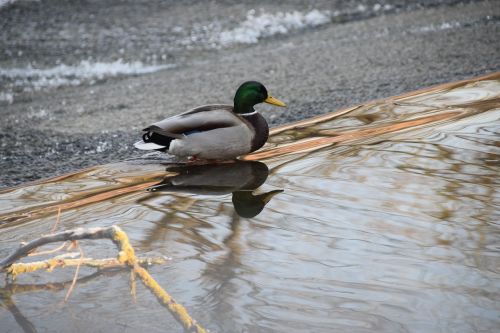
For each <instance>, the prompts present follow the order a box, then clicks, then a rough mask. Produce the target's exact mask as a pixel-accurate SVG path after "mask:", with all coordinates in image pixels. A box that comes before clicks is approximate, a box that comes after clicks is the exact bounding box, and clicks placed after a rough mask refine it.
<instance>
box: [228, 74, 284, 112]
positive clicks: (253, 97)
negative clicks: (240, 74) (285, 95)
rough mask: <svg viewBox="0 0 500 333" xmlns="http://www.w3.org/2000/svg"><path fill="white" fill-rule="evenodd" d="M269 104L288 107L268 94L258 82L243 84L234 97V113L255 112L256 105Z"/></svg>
mask: <svg viewBox="0 0 500 333" xmlns="http://www.w3.org/2000/svg"><path fill="white" fill-rule="evenodd" d="M259 103H269V104H273V105H277V106H286V104H285V103H283V102H282V101H280V100H279V99H277V98H274V97H272V96H271V95H269V94H268V93H267V89H266V87H264V85H263V84H262V83H260V82H257V81H247V82H245V83H243V84H242V85H241V86H240V87H239V88H238V90H236V94H235V95H234V112H235V113H240V114H241V113H250V112H253V111H255V110H254V108H253V107H254V105H255V104H259Z"/></svg>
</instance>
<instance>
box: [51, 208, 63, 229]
mask: <svg viewBox="0 0 500 333" xmlns="http://www.w3.org/2000/svg"><path fill="white" fill-rule="evenodd" d="M59 221H61V206H59V209H58V210H57V218H56V223H54V225H53V226H52V228H51V229H50V233H51V234H53V233H54V232H55V231H56V228H57V225H58V224H59Z"/></svg>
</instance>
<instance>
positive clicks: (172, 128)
mask: <svg viewBox="0 0 500 333" xmlns="http://www.w3.org/2000/svg"><path fill="white" fill-rule="evenodd" d="M232 111H233V107H232V106H231V105H225V104H213V105H203V106H199V107H196V108H194V109H192V110H189V111H187V112H184V113H182V114H180V115H177V116H173V117H170V118H166V119H164V120H161V121H159V122H156V123H153V124H151V125H150V126H148V127H146V128H144V130H143V131H145V132H146V133H145V134H144V135H143V140H141V141H139V142H136V143H135V144H134V146H135V147H136V148H139V149H145V150H149V149H164V148H167V149H168V146H169V144H170V141H172V140H173V139H182V138H184V136H185V135H187V134H190V133H195V132H204V131H209V130H212V129H216V128H225V127H231V126H236V125H238V124H239V123H240V122H241V120H240V119H239V118H238V117H237V116H236V115H235V114H234V113H233V112H232Z"/></svg>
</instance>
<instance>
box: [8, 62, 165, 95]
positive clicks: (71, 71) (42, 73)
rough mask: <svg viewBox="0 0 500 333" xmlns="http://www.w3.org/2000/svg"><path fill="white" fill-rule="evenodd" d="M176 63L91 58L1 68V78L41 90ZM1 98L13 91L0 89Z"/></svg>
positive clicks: (149, 70)
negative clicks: (47, 65)
mask: <svg viewBox="0 0 500 333" xmlns="http://www.w3.org/2000/svg"><path fill="white" fill-rule="evenodd" d="M172 67H174V65H171V64H169V65H145V64H143V63H142V62H140V61H135V62H131V63H126V62H123V61H122V60H121V59H120V60H117V61H115V62H110V63H105V62H90V61H87V60H85V61H81V62H80V64H78V65H75V66H69V65H64V64H62V65H58V66H55V67H51V68H44V69H39V68H33V67H31V66H28V67H24V68H0V79H4V80H6V81H7V82H8V83H7V84H6V87H7V88H10V89H9V90H12V89H13V88H16V87H21V88H23V89H24V91H32V90H35V91H37V90H41V89H42V88H47V87H52V88H54V87H60V86H65V85H73V86H77V85H80V84H83V83H90V84H93V83H95V81H96V80H102V79H104V78H107V77H117V76H123V75H139V74H148V73H153V72H157V71H160V70H163V69H167V68H172ZM0 100H3V101H6V102H8V103H12V102H13V95H12V91H10V92H9V91H8V92H1V94H0Z"/></svg>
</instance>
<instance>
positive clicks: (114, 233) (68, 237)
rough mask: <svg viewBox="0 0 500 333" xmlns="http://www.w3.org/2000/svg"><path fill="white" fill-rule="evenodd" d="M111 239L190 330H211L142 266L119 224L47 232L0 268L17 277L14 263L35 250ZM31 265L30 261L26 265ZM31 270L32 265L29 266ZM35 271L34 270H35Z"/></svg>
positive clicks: (124, 259)
mask: <svg viewBox="0 0 500 333" xmlns="http://www.w3.org/2000/svg"><path fill="white" fill-rule="evenodd" d="M102 238H108V239H110V240H111V241H112V242H113V243H114V244H115V245H116V246H117V247H118V249H119V252H118V257H117V260H118V261H119V262H120V263H122V264H126V265H128V266H129V267H130V268H132V270H133V271H134V272H135V274H137V275H138V276H139V278H140V279H141V281H142V282H143V283H144V285H145V286H146V287H147V288H148V289H149V290H151V292H152V293H153V294H154V295H155V296H156V298H157V299H158V300H159V301H160V303H161V304H162V305H164V306H165V307H166V308H167V309H168V311H169V312H170V313H171V314H172V316H173V317H174V318H175V319H176V320H177V321H178V322H179V323H180V324H181V325H182V326H183V327H184V329H185V330H186V331H188V332H196V333H207V330H206V329H204V328H203V327H202V326H200V325H199V324H198V323H197V322H196V321H195V320H194V319H193V318H192V317H191V316H190V315H189V313H188V312H187V310H186V308H185V307H184V306H182V304H179V303H177V302H176V301H175V299H174V298H173V297H172V296H170V294H169V293H167V292H166V291H165V290H164V289H163V288H162V287H161V286H160V285H159V284H158V282H156V280H155V279H154V278H153V277H152V276H151V275H150V274H149V273H148V271H147V270H145V269H144V268H142V267H141V266H140V265H139V261H138V259H137V257H136V256H135V251H134V248H133V247H132V245H131V244H130V241H129V238H128V236H127V234H126V233H125V232H124V231H123V230H122V229H121V228H120V227H118V226H114V225H113V226H111V227H107V228H89V229H82V228H79V229H75V230H67V231H63V232H59V233H56V234H53V235H45V236H42V237H40V238H37V239H34V240H32V241H31V242H28V243H25V244H22V245H21V246H20V247H19V248H18V249H17V250H16V251H14V252H13V253H12V254H11V255H10V256H8V257H7V258H5V259H4V260H2V261H1V262H0V270H1V271H7V273H8V274H11V275H13V276H15V275H17V274H19V271H16V270H15V269H13V267H12V266H13V265H12V264H13V263H14V262H15V261H17V260H18V259H20V258H22V257H25V256H27V255H28V253H30V252H31V251H33V250H34V249H36V248H38V247H40V246H42V245H45V244H48V243H53V242H63V241H77V240H81V239H102ZM82 260H83V254H82V256H81V258H80V263H79V264H78V266H77V267H80V266H81V264H82ZM25 265H26V266H28V267H29V265H30V264H25ZM28 269H29V268H28ZM31 271H32V270H31Z"/></svg>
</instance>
